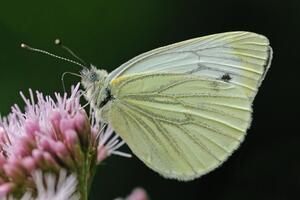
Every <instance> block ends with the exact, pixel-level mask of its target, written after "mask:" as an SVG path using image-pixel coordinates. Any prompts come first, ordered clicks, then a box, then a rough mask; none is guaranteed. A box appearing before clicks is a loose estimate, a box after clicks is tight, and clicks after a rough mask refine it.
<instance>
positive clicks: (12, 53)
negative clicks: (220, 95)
mask: <svg viewBox="0 0 300 200" xmlns="http://www.w3.org/2000/svg"><path fill="white" fill-rule="evenodd" d="M299 25H300V1H298V0H294V1H288V0H286V1H274V0H268V1H262V0H254V1H250V0H248V1H242V0H236V1H235V0H227V1H213V0H199V1H174V0H173V1H172V0H161V1H154V0H153V1H141V0H136V1H121V0H119V1H116V0H111V1H100V0H98V1H97V0H93V1H82V2H80V1H74V0H73V1H71V0H64V1H62V0H60V1H57V0H55V1H54V0H52V1H16V0H14V1H13V0H11V1H9V2H8V1H2V2H1V4H0V69H1V71H0V73H1V78H0V91H1V96H0V111H1V113H2V115H6V114H7V113H8V112H9V110H10V106H11V105H13V104H14V103H18V104H21V105H22V101H21V98H20V97H19V94H18V92H19V91H20V90H22V91H27V90H28V88H32V89H34V90H36V89H37V90H40V91H42V92H44V93H45V94H52V93H53V92H54V91H62V84H61V82H60V76H61V74H62V73H63V72H65V71H71V72H78V71H79V70H80V68H79V67H77V66H74V65H71V64H69V63H65V62H62V61H59V60H55V59H53V58H50V57H46V56H43V55H37V54H35V53H32V52H29V51H25V50H23V49H20V48H19V46H20V43H21V42H26V43H28V44H30V45H32V46H34V47H39V48H42V49H46V50H50V51H52V52H55V53H57V54H60V55H65V56H69V55H68V54H66V53H65V52H64V51H62V50H61V49H59V48H58V47H55V46H54V45H53V40H54V39H55V38H57V37H59V38H61V39H62V40H63V41H64V42H65V44H67V45H68V46H69V47H71V48H72V49H73V50H75V51H76V52H77V53H78V54H79V55H80V57H82V58H84V59H85V60H87V61H89V62H91V63H93V64H95V65H97V66H98V67H100V68H104V69H107V70H108V71H111V70H112V69H114V68H116V67H118V66H119V65H120V64H122V63H123V62H125V61H126V60H128V59H130V58H132V57H133V56H135V55H137V54H140V53H142V52H145V51H148V50H150V49H153V48H155V47H159V46H163V45H167V44H170V43H174V42H178V41H181V40H185V39H189V38H193V37H198V36H202V35H207V34H211V33H217V32H225V31H232V30H248V31H253V32H257V33H261V34H264V35H266V36H267V37H268V38H269V39H270V41H271V44H272V47H273V49H274V59H273V64H272V67H271V70H270V71H269V73H268V74H267V77H266V80H265V81H264V83H263V85H262V87H261V88H260V92H259V94H258V95H257V98H256V100H255V105H254V110H255V112H254V121H253V125H252V127H251V129H250V130H249V132H248V136H247V138H246V141H245V142H244V143H243V144H242V146H241V148H240V149H239V150H238V151H237V152H235V153H234V155H233V156H232V157H231V158H230V159H229V160H228V161H227V162H226V163H225V164H224V165H223V166H222V167H220V168H219V169H217V170H216V171H214V172H212V173H210V174H209V175H205V176H204V177H202V178H200V179H197V180H195V181H192V182H188V183H183V182H178V181H175V180H166V179H164V178H162V177H160V176H159V175H158V174H156V173H154V172H152V171H151V170H150V169H148V168H147V167H146V166H145V165H144V164H143V163H142V162H140V161H139V160H137V159H136V158H133V159H124V158H120V157H117V156H114V157H111V158H110V159H108V160H106V162H105V164H104V165H102V166H101V167H99V171H98V174H97V177H96V180H95V182H94V186H93V188H92V192H91V199H104V200H106V199H107V200H111V199H113V198H114V197H117V196H124V195H126V194H127V193H129V192H130V191H131V189H133V188H134V187H135V186H142V187H144V188H145V189H146V190H147V191H148V192H149V194H150V196H151V197H152V199H153V200H158V199H161V200H162V199H176V200H177V199H178V200H182V199H189V200H197V199H202V200H204V199H205V200H206V199H210V200H211V199H228V200H235V199H236V200H241V199H243V200H245V199H251V200H253V199H272V200H275V199H297V198H296V197H293V195H295V194H297V192H298V191H299V188H300V156H299V153H300V151H299V144H300V136H299V135H300V132H299V128H296V127H297V123H300V122H299V120H300V118H299V113H300V112H299V102H300V101H299V92H300V90H299V85H300V84H299V77H300V75H299V68H300V65H299V61H300V59H299V57H300V56H299V46H300V45H299V44H300V43H299V38H300V26H299ZM77 81H79V80H78V79H77V78H76V77H70V78H68V79H67V81H66V83H67V85H69V86H70V84H72V83H73V84H75V83H76V82H77Z"/></svg>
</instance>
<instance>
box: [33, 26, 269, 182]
mask: <svg viewBox="0 0 300 200" xmlns="http://www.w3.org/2000/svg"><path fill="white" fill-rule="evenodd" d="M31 50H32V49H31ZM271 60H272V48H271V47H270V45H269V40H268V39H267V38H266V37H265V36H263V35H259V34H256V33H252V32H243V31H238V32H226V33H219V34H214V35H209V36H204V37H199V38H194V39H190V40H186V41H183V42H179V43H175V44H172V45H168V46H164V47H161V48H157V49H154V50H151V51H149V52H146V53H143V54H141V55H138V56H136V57H134V58H133V59H131V60H129V61H128V62H126V63H124V64H123V65H121V66H120V67H118V68H117V69H115V70H113V71H112V72H111V73H107V72H106V71H105V70H102V69H97V68H96V67H95V66H91V67H90V68H87V67H84V69H83V70H82V71H81V77H82V80H81V83H82V85H83V87H84V88H85V96H86V99H87V101H88V102H89V103H90V105H91V107H92V108H93V109H94V110H95V112H96V117H98V118H99V119H101V120H102V121H104V122H106V123H107V124H109V125H110V126H111V127H112V128H113V129H114V131H115V132H116V133H117V134H118V135H119V136H120V137H121V138H122V139H123V140H124V141H125V142H126V143H127V145H128V146H129V148H130V149H131V150H132V152H133V153H134V154H135V155H136V156H137V157H138V158H139V159H140V160H142V161H143V162H144V163H145V164H146V165H147V166H148V167H150V168H151V169H153V170H154V171H156V172H158V173H159V174H161V175H162V176H164V177H166V178H173V179H178V180H182V181H188V180H193V179H195V178H197V177H200V176H202V175H204V174H206V173H208V172H210V171H212V170H214V169H215V168H217V167H218V166H220V165H221V164H222V163H223V162H224V161H226V160H227V159H228V157H229V156H230V155H231V154H232V153H233V152H234V150H236V149H237V148H238V147H239V146H240V144H241V142H242V141H243V140H244V138H245V135H246V132H247V129H248V128H249V127H250V124H251V121H252V111H253V110H252V103H253V100H254V97H255V95H256V94H257V91H258V88H259V86H260V85H261V83H262V81H263V79H264V78H265V75H266V73H267V71H268V69H269V67H270V64H271Z"/></svg>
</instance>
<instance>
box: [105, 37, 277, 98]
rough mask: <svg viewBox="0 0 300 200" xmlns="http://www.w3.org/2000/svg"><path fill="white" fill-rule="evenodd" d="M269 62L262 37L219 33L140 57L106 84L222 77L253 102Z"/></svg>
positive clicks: (267, 49)
mask: <svg viewBox="0 0 300 200" xmlns="http://www.w3.org/2000/svg"><path fill="white" fill-rule="evenodd" d="M271 58H272V49H271V47H270V46H269V41H268V39H267V38H266V37H265V36H262V35H259V34H256V33H251V32H227V33H219V34H214V35H209V36H204V37H199V38H195V39H191V40H186V41H183V42H179V43H175V44H172V45H169V46H165V47H161V48H158V49H154V50H152V51H149V52H146V53H144V54H141V55H139V56H137V57H135V58H133V59H131V60H129V61H128V62H126V63H124V64H123V65H121V66H120V67H119V68H117V69H116V70H114V71H113V72H112V73H110V75H109V80H110V81H113V80H114V79H116V78H118V77H120V76H124V75H132V74H145V73H184V74H191V75H200V76H207V77H211V78H214V79H222V77H225V78H227V79H229V80H230V82H231V83H232V84H234V85H236V86H237V87H240V88H241V89H242V90H243V91H244V93H245V94H246V95H247V96H248V97H249V98H251V99H253V98H254V96H255V95H256V93H257V90H258V87H259V86H260V84H261V81H262V80H263V78H264V76H265V74H266V72H267V70H268V68H269V66H270V63H271Z"/></svg>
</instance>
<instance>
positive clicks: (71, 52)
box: [54, 39, 87, 66]
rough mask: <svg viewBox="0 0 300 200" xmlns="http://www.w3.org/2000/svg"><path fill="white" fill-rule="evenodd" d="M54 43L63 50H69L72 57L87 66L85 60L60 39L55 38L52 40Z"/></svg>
mask: <svg viewBox="0 0 300 200" xmlns="http://www.w3.org/2000/svg"><path fill="white" fill-rule="evenodd" d="M54 43H55V44H56V45H58V46H60V47H61V48H63V49H64V50H66V51H67V52H69V53H70V54H71V55H72V56H73V57H74V58H76V59H77V60H78V61H80V62H81V63H82V64H83V65H85V66H87V64H86V62H85V61H84V60H83V59H81V58H80V57H79V56H77V55H76V54H75V53H74V51H72V50H71V49H70V48H69V47H67V46H65V45H63V43H62V41H61V40H60V39H56V40H55V41H54Z"/></svg>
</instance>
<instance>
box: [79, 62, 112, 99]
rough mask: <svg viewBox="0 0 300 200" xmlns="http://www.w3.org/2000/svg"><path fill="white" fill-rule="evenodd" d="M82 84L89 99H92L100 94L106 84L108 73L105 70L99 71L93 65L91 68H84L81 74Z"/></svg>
mask: <svg viewBox="0 0 300 200" xmlns="http://www.w3.org/2000/svg"><path fill="white" fill-rule="evenodd" d="M80 74H81V77H82V78H81V83H82V86H83V87H84V88H85V89H86V92H87V97H88V98H89V97H90V98H92V95H93V94H95V92H96V93H99V92H100V90H101V89H102V88H103V86H104V84H105V80H106V78H107V75H108V74H107V72H106V71H105V70H100V69H97V68H96V67H95V66H93V65H91V67H90V69H89V68H84V69H83V70H82V71H81V72H80Z"/></svg>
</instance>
